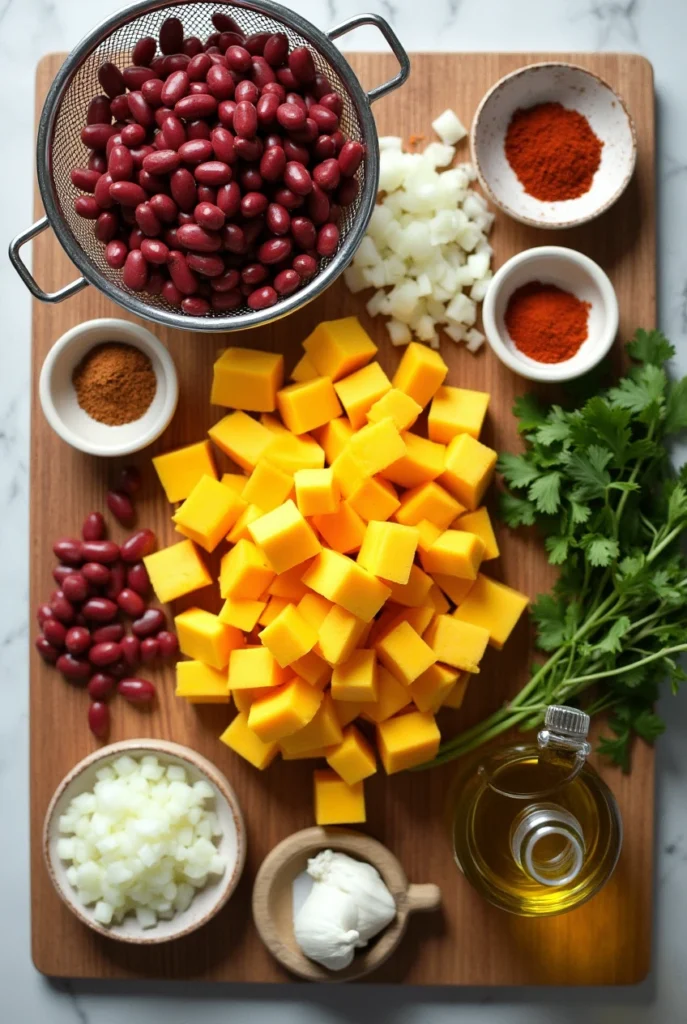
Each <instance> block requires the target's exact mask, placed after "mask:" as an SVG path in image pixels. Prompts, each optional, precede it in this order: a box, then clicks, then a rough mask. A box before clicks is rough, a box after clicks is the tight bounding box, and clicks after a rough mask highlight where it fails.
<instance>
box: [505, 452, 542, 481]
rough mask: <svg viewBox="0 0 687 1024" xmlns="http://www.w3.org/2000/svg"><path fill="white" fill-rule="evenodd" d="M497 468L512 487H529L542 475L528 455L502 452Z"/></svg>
mask: <svg viewBox="0 0 687 1024" xmlns="http://www.w3.org/2000/svg"><path fill="white" fill-rule="evenodd" d="M496 468H497V469H498V471H499V473H501V474H502V475H503V477H504V478H505V480H506V481H507V482H508V484H509V485H510V486H511V487H527V486H528V485H529V484H531V483H532V481H533V480H536V479H537V477H538V476H539V473H540V470H539V469H538V468H537V467H536V466H535V465H533V463H532V462H530V460H529V459H528V457H527V456H526V455H513V454H512V453H511V452H502V454H501V456H500V457H499V461H498V465H497V467H496Z"/></svg>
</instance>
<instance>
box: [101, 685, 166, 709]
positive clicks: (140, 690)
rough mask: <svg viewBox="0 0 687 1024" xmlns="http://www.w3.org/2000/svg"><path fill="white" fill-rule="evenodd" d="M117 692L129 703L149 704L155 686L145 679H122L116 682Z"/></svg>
mask: <svg viewBox="0 0 687 1024" xmlns="http://www.w3.org/2000/svg"><path fill="white" fill-rule="evenodd" d="M117 693H118V694H119V695H120V696H121V697H124V698H125V700H128V701H129V702H130V703H131V704H150V702H151V701H152V700H154V698H155V687H154V686H153V684H152V683H151V682H149V681H148V680H147V679H122V680H120V682H119V683H117ZM93 706H94V705H91V707H93Z"/></svg>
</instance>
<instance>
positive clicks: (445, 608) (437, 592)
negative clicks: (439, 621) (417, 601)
mask: <svg viewBox="0 0 687 1024" xmlns="http://www.w3.org/2000/svg"><path fill="white" fill-rule="evenodd" d="M457 578H458V577H457V576H456V577H453V576H449V577H448V579H457ZM427 600H428V601H429V602H430V604H431V605H432V608H433V609H434V614H435V615H446V614H447V613H448V612H450V611H451V605H450V603H449V602H448V601H447V600H446V597H445V596H444V593H443V591H442V590H441V588H440V587H438V586H437V584H436V583H434V584H433V585H432V588H431V590H430V592H429V594H428V595H427Z"/></svg>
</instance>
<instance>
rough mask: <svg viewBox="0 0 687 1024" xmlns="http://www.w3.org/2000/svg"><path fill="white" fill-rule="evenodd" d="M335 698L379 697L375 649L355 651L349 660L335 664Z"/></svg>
mask: <svg viewBox="0 0 687 1024" xmlns="http://www.w3.org/2000/svg"><path fill="white" fill-rule="evenodd" d="M332 697H333V698H334V700H341V701H343V700H352V701H372V700H376V699H377V659H376V657H375V652H374V651H367V650H360V649H357V650H355V651H353V654H352V655H351V656H350V658H349V659H348V661H342V662H341V663H340V664H339V665H335V666H334V671H333V672H332Z"/></svg>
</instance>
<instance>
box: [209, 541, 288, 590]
mask: <svg viewBox="0 0 687 1024" xmlns="http://www.w3.org/2000/svg"><path fill="white" fill-rule="evenodd" d="M273 579H274V570H273V569H271V568H270V567H269V566H268V564H267V559H266V558H265V556H264V555H263V553H262V551H260V550H259V549H258V548H257V547H256V546H255V544H253V542H252V541H250V540H239V541H237V542H236V544H235V545H234V547H233V548H231V549H230V550H229V551H227V552H226V554H224V555H222V560H221V562H220V570H219V592H220V594H221V596H222V597H233V598H237V599H241V600H249V601H257V600H258V599H259V598H260V597H262V595H263V594H264V592H265V591H266V590H267V588H268V586H269V585H270V583H271V582H272V580H273Z"/></svg>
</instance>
